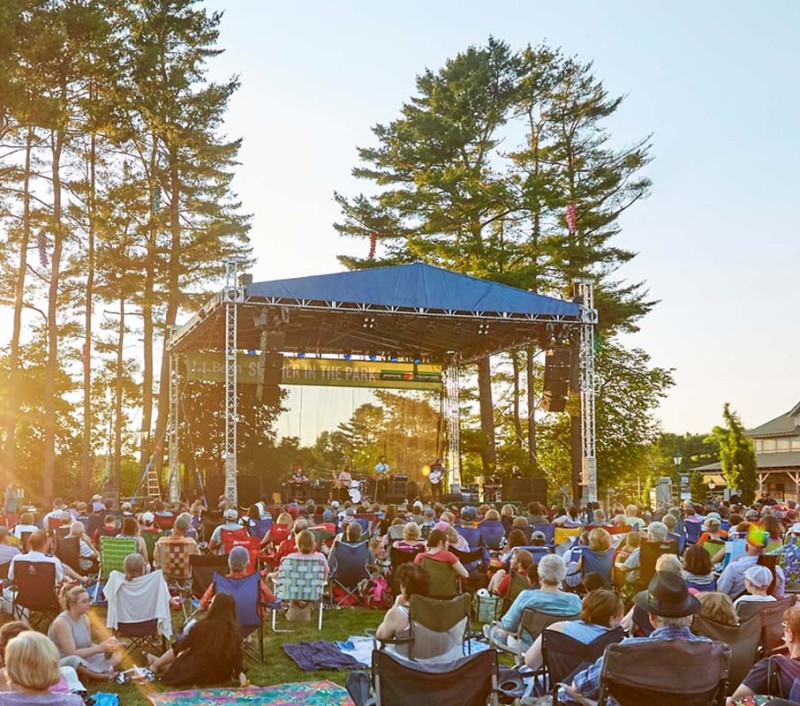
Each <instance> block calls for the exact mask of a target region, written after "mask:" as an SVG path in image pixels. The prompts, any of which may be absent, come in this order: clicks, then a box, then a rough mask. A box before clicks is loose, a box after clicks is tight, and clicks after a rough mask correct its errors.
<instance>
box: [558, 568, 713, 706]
mask: <svg viewBox="0 0 800 706" xmlns="http://www.w3.org/2000/svg"><path fill="white" fill-rule="evenodd" d="M634 601H635V603H636V605H637V606H639V607H640V608H642V609H644V610H645V611H646V612H647V614H648V617H649V620H650V623H651V624H652V626H653V628H654V630H653V632H652V633H651V634H650V635H649V637H644V638H627V639H626V640H623V641H622V644H632V643H633V644H635V643H640V642H644V641H646V640H670V641H672V642H674V644H676V645H679V644H680V643H681V642H682V641H701V642H709V640H708V638H707V637H699V636H697V635H695V634H693V633H692V631H691V629H690V626H691V623H692V616H693V615H694V614H695V613H699V612H700V608H701V606H700V603H699V601H698V600H697V598H695V597H694V596H692V595H691V594H690V593H689V589H688V587H687V586H686V582H685V581H684V580H683V578H681V577H680V576H678V575H676V574H673V573H669V572H665V571H657V572H656V573H655V575H654V576H653V580H652V581H651V582H650V585H649V586H648V587H647V589H646V590H644V591H640V592H639V593H637V594H636V597H635V599H634ZM602 671H603V658H602V657H600V658H599V659H598V660H597V661H596V662H595V663H594V664H593V665H591V666H590V667H589V668H588V669H584V670H583V671H581V672H578V674H576V675H575V678H574V679H573V681H572V685H571V686H569V687H568V688H566V689H564V688H563V687H562V688H561V689H560V690H559V692H558V701H559V703H563V704H574V703H581V704H583V703H587V700H591V701H596V700H597V699H598V697H599V696H600V674H601V673H602Z"/></svg>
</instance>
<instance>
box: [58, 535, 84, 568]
mask: <svg viewBox="0 0 800 706" xmlns="http://www.w3.org/2000/svg"><path fill="white" fill-rule="evenodd" d="M56 556H57V557H58V559H59V561H60V562H61V563H62V564H66V565H67V566H69V568H70V569H73V570H74V571H77V572H78V573H79V574H84V573H85V572H84V571H83V569H81V561H80V558H81V546H80V540H79V539H78V538H77V537H57V538H56Z"/></svg>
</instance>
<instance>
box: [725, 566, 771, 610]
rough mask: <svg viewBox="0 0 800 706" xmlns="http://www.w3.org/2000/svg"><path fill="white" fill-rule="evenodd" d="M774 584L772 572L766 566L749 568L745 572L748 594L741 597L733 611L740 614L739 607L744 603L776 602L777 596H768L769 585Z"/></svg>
mask: <svg viewBox="0 0 800 706" xmlns="http://www.w3.org/2000/svg"><path fill="white" fill-rule="evenodd" d="M771 583H772V572H771V571H770V570H769V569H768V568H767V567H766V566H759V565H758V564H756V565H755V566H750V567H748V569H747V571H745V572H744V588H745V591H747V593H745V594H744V595H742V596H739V597H738V598H737V599H736V600H735V601H734V603H733V609H734V610H735V611H736V612H737V613H738V612H739V606H740V605H741V604H742V603H748V602H750V603H752V602H755V601H760V602H770V601H772V602H774V601H775V600H776V598H775V596H770V595H768V594H767V590H768V589H769V585H770V584H771Z"/></svg>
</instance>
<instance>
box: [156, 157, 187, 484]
mask: <svg viewBox="0 0 800 706" xmlns="http://www.w3.org/2000/svg"><path fill="white" fill-rule="evenodd" d="M177 162H178V155H177V150H176V149H175V148H171V149H170V152H169V174H170V190H171V195H170V203H169V229H170V235H171V244H170V253H169V269H168V281H167V314H166V330H165V331H164V343H163V346H162V349H161V350H162V353H161V375H160V378H159V386H158V418H157V421H156V450H155V454H154V464H155V468H156V469H159V470H160V469H161V467H162V465H163V460H164V443H165V439H164V437H165V434H166V431H167V420H168V418H169V352H168V351H167V341H168V340H169V332H170V327H171V326H172V325H174V324H175V322H176V320H177V318H178V305H179V303H180V289H179V286H180V257H181V224H180V194H181V185H180V178H179V174H178V163H177ZM160 477H161V474H160V473H159V478H160Z"/></svg>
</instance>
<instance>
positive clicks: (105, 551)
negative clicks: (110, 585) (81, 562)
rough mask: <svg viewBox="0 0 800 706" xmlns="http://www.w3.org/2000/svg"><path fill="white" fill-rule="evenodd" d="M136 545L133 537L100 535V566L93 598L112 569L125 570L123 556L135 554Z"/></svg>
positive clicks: (95, 598)
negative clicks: (121, 537) (123, 537)
mask: <svg viewBox="0 0 800 706" xmlns="http://www.w3.org/2000/svg"><path fill="white" fill-rule="evenodd" d="M137 550H138V545H137V543H136V540H135V539H120V538H119V537H100V567H99V575H98V580H97V584H95V589H94V600H95V601H96V600H97V596H98V595H99V593H100V586H101V584H102V583H103V582H104V581H106V580H107V579H108V577H109V576H110V575H111V572H112V571H122V572H123V573H124V571H125V557H126V556H128V554H135V553H136V552H137Z"/></svg>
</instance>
